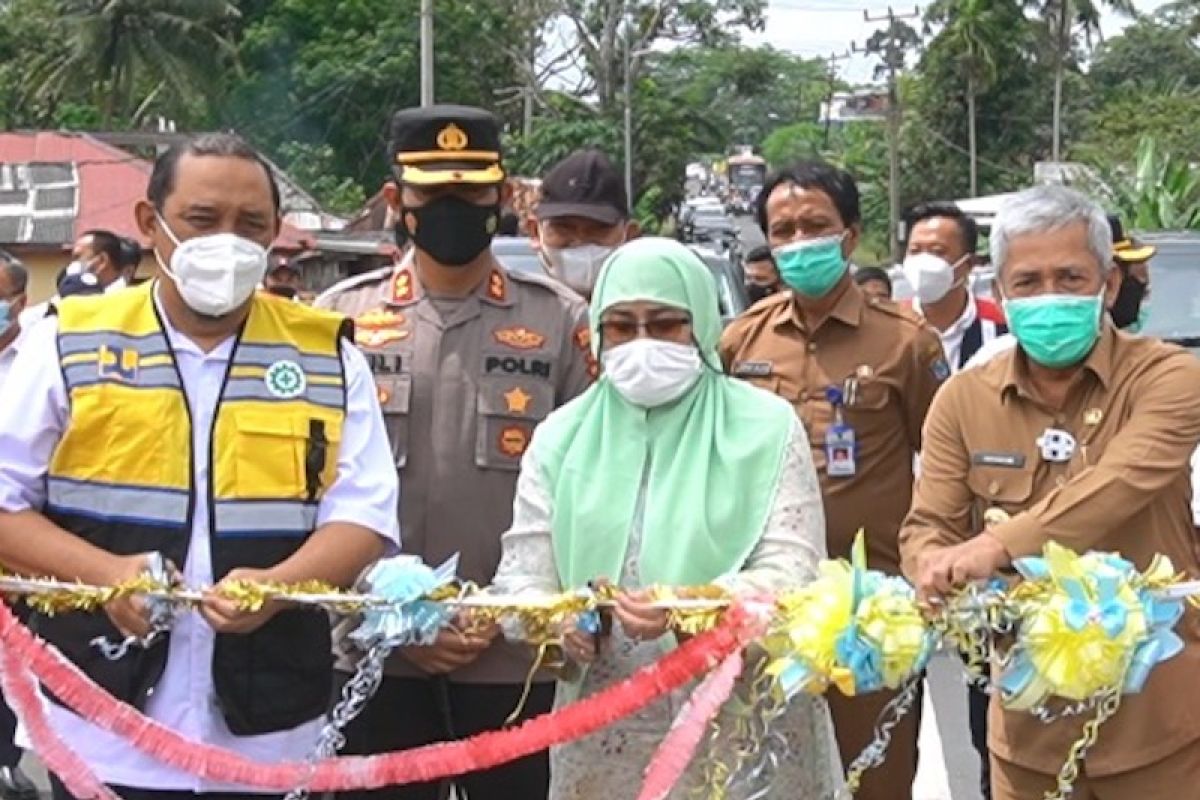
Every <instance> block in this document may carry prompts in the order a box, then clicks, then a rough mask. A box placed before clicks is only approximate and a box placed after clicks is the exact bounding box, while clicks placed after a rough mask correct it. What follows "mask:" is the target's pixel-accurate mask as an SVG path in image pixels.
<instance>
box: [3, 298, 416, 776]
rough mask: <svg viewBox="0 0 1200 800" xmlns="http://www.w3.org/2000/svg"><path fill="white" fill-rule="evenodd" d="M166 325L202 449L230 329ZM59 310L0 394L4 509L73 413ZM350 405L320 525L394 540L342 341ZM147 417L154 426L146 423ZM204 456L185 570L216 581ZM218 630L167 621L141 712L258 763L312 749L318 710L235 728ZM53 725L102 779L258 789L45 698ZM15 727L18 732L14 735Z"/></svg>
mask: <svg viewBox="0 0 1200 800" xmlns="http://www.w3.org/2000/svg"><path fill="white" fill-rule="evenodd" d="M160 316H161V318H162V319H163V321H164V323H165V333H166V335H167V338H168V339H169V340H170V343H171V346H172V348H173V349H174V351H175V355H176V360H177V363H178V367H179V374H180V378H181V380H182V383H183V387H184V390H185V392H186V394H187V398H188V406H189V409H190V411H191V418H192V437H193V451H194V452H195V453H197V454H203V453H209V446H208V441H207V437H208V433H209V431H210V429H211V428H212V421H213V415H214V414H215V413H216V409H217V403H218V400H219V398H220V391H221V385H222V383H223V381H224V376H225V373H226V368H227V366H228V363H229V359H230V358H231V356H232V354H233V345H234V339H233V337H230V339H228V340H226V341H225V342H223V343H221V344H220V345H219V346H217V347H216V348H215V349H213V350H212V351H211V352H208V353H205V352H204V351H203V350H201V349H200V348H199V347H198V346H197V345H196V344H195V343H194V342H192V341H191V340H190V339H188V338H187V337H186V336H184V335H183V334H181V333H180V332H179V331H177V330H175V329H174V328H173V327H171V325H170V323H169V321H168V318H167V316H166V315H165V314H162V315H160ZM57 332H58V320H57V318H55V317H48V318H46V319H44V320H42V321H40V322H38V323H37V324H36V326H35V327H34V328H33V329H32V330H31V331H30V332H29V336H28V337H27V340H26V341H25V342H24V343H23V346H22V348H21V351H20V353H18V355H17V358H16V361H15V363H14V364H13V368H12V373H11V375H10V378H9V381H8V383H7V384H6V385H5V387H4V393H3V399H2V401H0V510H2V511H8V512H15V511H24V510H26V509H34V510H40V509H41V508H42V507H43V505H44V503H45V500H46V473H47V469H48V467H49V464H50V459H51V456H52V455H53V453H54V450H55V448H56V447H57V445H58V442H59V440H60V439H61V438H62V436H63V433H64V431H65V429H66V425H67V422H68V413H69V412H68V403H67V392H66V387H65V385H64V382H63V377H62V372H61V370H60V369H59V363H58V355H57V342H56V339H57ZM341 357H342V363H343V366H344V370H345V375H346V393H347V403H346V407H347V411H346V420H345V425H344V428H343V438H342V442H341V447H340V451H339V453H338V472H337V479H336V480H335V481H334V483H333V484H332V485H331V486H330V487H329V490H328V492H326V494H325V496H324V497H323V498H322V499H321V502H320V505H319V507H318V512H317V527H318V528H319V527H320V526H322V525H325V524H327V523H330V522H347V523H353V524H356V525H361V526H363V527H366V528H368V529H370V530H373V531H375V532H376V533H378V535H379V536H380V537H382V538H384V539H386V540H387V541H388V542H389V550H390V551H395V550H396V549H397V547H398V545H399V531H398V523H397V514H396V509H397V507H398V506H397V504H398V495H399V485H398V478H397V474H396V468H395V463H394V459H393V457H392V453H391V449H390V448H389V446H388V443H387V442H388V440H387V433H386V431H385V430H384V426H383V416H382V414H381V412H380V408H379V401H378V397H377V395H376V391H375V384H374V382H373V380H372V378H371V374H370V370H369V368H368V366H367V363H366V359H365V358H364V357H363V356H362V354H361V353H359V352H358V350H356V349H355V348H354V347H352V346H349V345H347V344H343V346H342V352H341ZM147 424H153V423H152V422H151V421H147ZM209 469H210V464H209V463H208V460H207V459H205V458H196V459H195V474H194V485H195V486H196V492H197V500H198V502H197V503H196V504H195V508H196V513H195V515H194V518H193V520H192V530H191V538H190V543H189V549H188V557H187V561H186V564H185V566H184V580H185V582H186V583H187V584H188V585H190V586H207V585H211V584H212V583H213V571H212V554H211V551H210V544H209V536H208V525H209V520H208V513H207V509H208V505H209V504H208V498H207V496H206V493H207V487H208V472H209ZM214 638H215V633H214V631H213V630H212V628H211V627H209V625H208V623H207V622H205V621H204V619H203V618H202V617H201V616H200V615H199V614H198V613H197V612H194V611H193V612H189V613H187V614H185V615H181V616H180V617H179V618H178V619H177V621H176V623H175V626H174V628H173V629H172V633H171V637H170V640H169V649H168V651H167V653H168V655H167V664H166V670H165V672H164V673H163V676H162V679H161V680H160V681H159V683H158V685H157V686H156V687H155V689H154V690H153V691H152V694H151V695H150V697H149V699H148V701H147V705H146V714H147V716H149V717H151V718H152V719H154V720H156V721H158V722H160V723H162V724H163V725H166V726H167V727H170V728H172V729H174V730H176V731H178V732H179V733H180V734H182V735H184V736H186V737H189V738H191V739H194V740H196V741H199V742H204V743H207V744H211V745H215V746H217V747H224V748H229V749H234V750H237V751H238V752H239V753H241V754H242V755H243V756H245V757H247V758H251V759H254V760H259V761H264V762H274V761H283V760H303V759H304V758H306V757H308V755H309V754H310V752H311V751H312V748H313V746H314V744H315V743H316V740H317V736H318V733H319V731H320V728H321V725H322V719H321V718H317V719H314V720H311V721H309V722H306V723H304V724H302V725H299V726H297V727H296V728H293V729H291V730H286V731H278V732H275V733H269V734H264V735H260V736H234V735H233V734H232V733H230V732H229V728H228V727H227V726H226V724H225V720H224V718H223V717H222V716H221V713H220V711H219V709H218V708H217V704H216V694H215V691H214V689H213V679H212V658H213V642H214ZM48 705H49V711H50V716H51V720H52V721H53V724H54V725H55V727H56V728H57V730H58V732H59V734H60V735H61V736H62V737H63V739H64V741H66V742H67V743H68V744H69V745H70V746H71V747H73V748H74V749H75V750H76V751H77V752H78V753H79V754H80V755H81V756H82V757H83V759H84V760H85V761H86V762H87V763H88V764H89V765H90V766H91V768H92V769H93V770H94V771H95V773H96V775H97V776H98V777H99V778H100V779H101V780H102V781H104V782H105V783H108V784H112V785H116V786H128V787H136V788H140V789H159V790H177V791H190V792H222V791H225V792H228V791H255V790H253V789H249V788H248V787H242V786H237V785H227V784H220V783H214V782H210V781H206V780H203V779H201V778H197V777H194V776H191V775H188V774H186V773H184V772H180V771H178V770H175V769H172V768H170V767H167V766H164V765H162V764H160V763H159V762H157V761H155V760H153V759H151V758H149V757H147V756H144V755H142V754H141V753H140V752H139V751H137V750H135V749H134V748H133V747H132V746H131V745H129V744H127V743H126V742H124V741H123V740H121V739H120V738H118V737H116V736H113V735H110V734H108V733H105V732H104V731H102V730H100V729H99V728H97V727H95V726H93V725H91V724H89V723H87V722H85V721H83V720H82V719H81V718H79V717H77V716H76V715H75V714H73V713H71V712H70V711H67V710H66V709H65V708H63V707H61V706H58V705H55V704H48ZM19 737H20V735H19ZM25 743H26V744H28V743H27V742H25Z"/></svg>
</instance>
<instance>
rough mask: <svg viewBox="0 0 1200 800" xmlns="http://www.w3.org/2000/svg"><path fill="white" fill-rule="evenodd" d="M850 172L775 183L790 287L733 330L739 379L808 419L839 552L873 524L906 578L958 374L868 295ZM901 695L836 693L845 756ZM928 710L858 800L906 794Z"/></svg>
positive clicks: (763, 217)
mask: <svg viewBox="0 0 1200 800" xmlns="http://www.w3.org/2000/svg"><path fill="white" fill-rule="evenodd" d="M860 220H861V217H860V215H859V201H858V188H857V186H855V183H854V179H853V178H852V177H850V176H849V175H848V174H846V173H845V172H842V171H841V170H838V169H835V168H833V167H830V166H828V165H826V164H816V163H808V164H800V165H798V166H797V167H795V168H793V169H791V170H787V171H784V172H781V173H780V174H778V175H776V176H774V177H773V178H772V179H771V180H769V181H768V183H767V186H766V187H765V188H764V189H763V191H762V193H761V194H760V195H759V205H758V222H759V225H760V226H762V228H763V230H764V232H765V233H766V235H767V241H768V243H769V244H770V245H771V247H772V248H773V250H774V253H775V260H776V264H777V266H778V268H779V275H780V277H781V278H782V279H783V281H784V283H785V284H787V285H788V286H789V287H790V288H791V289H792V291H788V292H782V293H779V294H776V295H772V296H771V297H769V298H767V299H766V300H763V301H762V302H760V303H758V304H757V305H755V306H754V307H753V308H751V309H750V310H749V311H747V312H746V313H745V314H744V315H743V316H742V317H740V318H739V319H738V320H736V321H735V322H734V323H733V324H732V325H730V326H729V328H728V329H727V330H726V331H725V335H724V337H723V338H722V341H721V357H722V360H723V361H724V362H725V367H726V369H727V370H729V371H730V372H731V373H732V374H733V375H735V376H737V377H740V378H746V379H747V380H750V381H751V382H753V383H755V384H757V385H759V386H761V387H763V388H764V389H769V390H770V391H772V392H775V393H776V394H778V395H780V396H781V397H783V398H785V399H787V400H789V401H790V402H791V403H792V404H793V405H794V406H795V408H796V413H797V414H799V416H800V419H801V420H802V421H803V422H804V427H805V429H806V430H807V432H808V438H809V441H810V442H811V444H812V448H813V458H814V461H815V463H816V466H817V474H818V476H819V477H820V480H821V493H822V495H823V497H824V498H825V519H826V521H827V531H828V533H827V537H828V544H829V554H830V556H831V557H833V558H838V557H849V555H850V545H851V543H852V541H853V540H854V535H855V533H857V532H858V530H859V529H862V530H864V531H865V532H866V537H867V545H868V557H869V561H870V565H871V567H873V568H875V569H879V570H883V571H885V572H887V573H890V574H898V573H899V570H900V556H899V551H898V546H897V540H896V537H897V534H898V532H899V530H900V523H901V521H902V520H903V519H904V514H905V513H906V512H907V511H908V506H909V501H910V500H911V499H912V482H913V456H914V454H915V453H916V452H917V451H919V450H920V449H921V425H922V423H923V422H924V420H925V412H926V410H927V409H928V408H929V403H930V400H931V399H932V398H933V395H934V392H935V391H937V389H938V386H939V385H940V384H941V383H942V381H943V380H945V379H946V377H947V376H948V375H949V374H950V368H949V365H948V364H947V363H946V360H945V358H944V357H943V355H942V345H941V342H939V341H938V337H937V334H936V333H934V332H933V331H932V330H931V329H930V328H928V327H926V325H925V324H924V323H923V322H922V321H921V320H920V319H919V318H918V317H917V316H916V315H915V314H913V313H912V312H910V311H908V310H905V309H902V308H900V307H898V306H896V305H894V304H892V303H891V302H889V301H886V300H875V299H872V300H868V299H866V298H865V297H864V296H863V293H862V290H861V289H860V288H859V287H858V286H857V285H856V284H855V283H854V280H853V279H852V278H851V276H850V272H849V270H848V269H847V259H848V258H849V255H850V254H851V253H852V252H853V251H854V248H855V246H856V245H857V244H858V237H859V233H860V228H861V222H860ZM892 697H893V694H892V693H891V692H874V693H871V694H865V695H861V696H859V697H854V698H847V697H843V696H842V695H841V694H839V693H838V692H830V693H829V695H828V699H829V705H830V709H831V710H832V712H833V720H834V727H835V728H836V731H837V738H838V747H839V749H840V750H841V756H842V761H843V763H845V764H849V763H850V761H852V760H853V759H854V758H855V757H856V756H857V755H858V754H859V753H860V752H861V751H862V749H863V748H864V747H866V745H867V744H869V743H870V741H871V739H872V738H873V733H874V726H875V722H876V718H877V717H878V715H879V712H880V711H881V710H882V708H883V706H884V705H885V704H886V703H887V702H888V701H889V700H890V699H891V698H892ZM918 711H919V705H918V709H916V710H915V711H914V713H912V714H909V715H908V717H906V718H905V721H904V722H903V723H902V724H901V725H900V727H898V728H897V729H896V731H895V732H894V734H893V737H892V744H891V747H890V748H889V750H888V758H887V761H886V762H885V764H884V765H883V766H882V767H880V768H878V769H875V770H872V771H871V772H869V773H867V776H866V779H865V780H864V782H863V786H862V789H861V790H860V791H859V792H858V794H857V795H856V796H857V797H858V798H860V800H903V798H908V797H910V796H911V789H912V782H913V778H914V776H915V774H916V762H917V755H916V748H917V728H918V721H919V714H918V713H917V712H918Z"/></svg>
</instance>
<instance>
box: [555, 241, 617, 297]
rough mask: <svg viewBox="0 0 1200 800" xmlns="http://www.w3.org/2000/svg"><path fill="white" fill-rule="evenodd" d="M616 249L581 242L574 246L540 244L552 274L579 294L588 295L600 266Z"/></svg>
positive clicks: (593, 286)
mask: <svg viewBox="0 0 1200 800" xmlns="http://www.w3.org/2000/svg"><path fill="white" fill-rule="evenodd" d="M616 249H617V248H615V247H610V246H608V245H603V244H581V245H577V246H575V247H547V246H546V245H542V252H543V253H544V254H545V258H546V263H547V264H549V266H550V269H551V270H552V271H553V272H554V276H555V277H556V278H558V279H559V280H560V281H562V282H563V283H565V284H566V285H567V286H570V287H571V288H572V289H574V290H575V291H577V292H579V293H580V294H586V295H590V294H591V293H592V290H593V289H595V288H596V278H598V277H599V276H600V268H601V267H603V266H604V262H605V260H606V259H607V258H608V257H609V256H610V255H612V253H613V251H614V250H616Z"/></svg>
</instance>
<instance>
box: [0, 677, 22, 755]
mask: <svg viewBox="0 0 1200 800" xmlns="http://www.w3.org/2000/svg"><path fill="white" fill-rule="evenodd" d="M16 733H17V715H16V714H14V713H13V712H12V709H11V708H9V707H8V703H6V702H4V696H3V695H0V767H15V766H16V765H17V764H19V763H20V762H21V748H19V747H17V746H16V745H15V744H13V737H14V736H15V735H16Z"/></svg>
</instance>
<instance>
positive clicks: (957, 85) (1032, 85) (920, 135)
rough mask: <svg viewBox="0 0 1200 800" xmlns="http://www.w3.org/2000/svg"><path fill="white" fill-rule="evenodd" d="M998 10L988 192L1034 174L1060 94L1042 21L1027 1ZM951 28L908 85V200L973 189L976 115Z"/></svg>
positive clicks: (987, 94)
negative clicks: (1045, 51) (1039, 38)
mask: <svg viewBox="0 0 1200 800" xmlns="http://www.w3.org/2000/svg"><path fill="white" fill-rule="evenodd" d="M991 13H993V14H995V15H997V19H996V28H997V29H998V30H1001V31H1003V34H1002V35H1000V36H998V37H997V38H996V39H995V40H994V41H993V42H992V43H991V46H992V48H993V49H994V53H995V63H996V72H995V74H994V79H993V80H992V81H990V82H989V83H988V84H987V85H986V86H985V87H982V88H981V89H980V90H979V91H978V92H977V95H976V98H975V113H974V115H973V116H974V118H975V124H976V142H977V148H976V154H975V163H976V170H977V173H978V178H977V192H978V193H980V194H988V193H992V192H1000V191H1009V190H1011V189H1013V188H1015V187H1019V186H1021V185H1023V184H1028V183H1029V182H1030V180H1031V179H1032V178H1033V170H1034V164H1035V163H1036V162H1037V161H1038V160H1040V159H1042V158H1043V157H1044V156H1045V154H1046V153H1047V152H1048V150H1049V137H1048V136H1047V133H1048V131H1047V127H1048V126H1046V124H1045V120H1046V119H1047V118H1049V116H1050V114H1051V102H1050V98H1051V95H1052V94H1053V75H1052V74H1051V72H1050V71H1049V70H1046V69H1045V68H1044V67H1043V65H1042V64H1041V61H1040V59H1039V56H1038V52H1037V46H1036V40H1035V38H1034V26H1035V24H1036V23H1034V22H1032V21H1030V20H1029V19H1027V18H1026V16H1025V14H1024V12H1023V10H1022V8H1021V5H1020V2H1019V0H993V3H992V8H991ZM943 33H944V30H942V31H939V33H938V34H937V35H935V36H934V37H933V38H932V39H931V40H930V41H929V42H928V44H927V45H926V47H925V50H924V52H923V53H922V54H921V59H920V61H919V62H918V65H917V69H916V70H914V71H913V72H910V73H909V74H908V75H906V76H905V78H904V80H903V81H902V84H901V90H902V95H903V97H904V106H905V118H904V130H903V134H902V136H901V142H902V148H901V155H902V171H901V175H902V181H901V190H902V191H901V195H902V198H903V202H904V205H909V204H911V203H914V202H918V201H922V200H932V199H942V200H952V199H955V198H960V197H964V196H967V195H968V194H969V193H970V191H971V184H970V164H971V152H970V147H969V139H970V135H969V130H968V124H969V121H970V119H971V117H972V114H971V113H970V106H969V104H968V102H967V91H966V90H967V86H966V82H965V81H964V80H963V70H962V62H961V56H962V53H961V50H960V49H959V48H958V47H957V46H955V44H954V42H953V41H952V40H950V39H948V38H946V37H944V36H943V35H942V34H943ZM1076 77H1077V76H1076ZM1072 85H1073V84H1072ZM1072 113H1075V112H1074V111H1073V112H1072Z"/></svg>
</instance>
